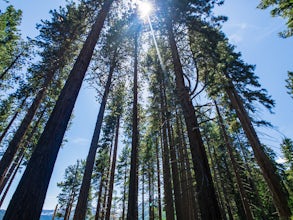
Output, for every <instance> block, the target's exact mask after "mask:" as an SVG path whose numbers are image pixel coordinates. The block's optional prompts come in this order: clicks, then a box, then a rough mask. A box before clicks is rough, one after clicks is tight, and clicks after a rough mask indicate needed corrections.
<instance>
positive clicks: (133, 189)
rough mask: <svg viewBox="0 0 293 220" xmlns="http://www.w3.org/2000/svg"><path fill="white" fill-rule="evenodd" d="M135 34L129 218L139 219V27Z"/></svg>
mask: <svg viewBox="0 0 293 220" xmlns="http://www.w3.org/2000/svg"><path fill="white" fill-rule="evenodd" d="M137 28H138V30H137V31H136V33H135V36H134V73H133V75H134V77H133V113H132V114H133V116H132V117H133V118H132V143H131V162H130V177H129V193H128V209H127V220H137V219H138V202H137V199H138V145H139V143H138V142H139V141H138V135H139V131H138V108H137V105H138V101H137V93H138V88H137V75H138V70H137V68H138V37H139V27H137Z"/></svg>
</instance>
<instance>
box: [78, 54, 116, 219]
mask: <svg viewBox="0 0 293 220" xmlns="http://www.w3.org/2000/svg"><path fill="white" fill-rule="evenodd" d="M115 67H116V51H115V55H114V57H113V60H112V63H111V66H110V71H109V75H108V79H107V83H106V86H105V91H104V94H103V97H102V102H101V105H100V110H99V114H98V117H97V122H96V126H95V130H94V134H93V137H92V141H91V145H90V149H89V153H88V156H87V159H86V165H85V171H84V174H83V179H82V184H81V187H80V192H79V196H78V201H77V205H76V208H75V212H74V217H73V219H74V220H82V219H85V217H86V209H87V201H88V194H89V190H90V185H91V178H92V173H93V168H94V164H95V158H96V152H97V149H98V142H99V138H100V132H101V127H102V122H103V118H104V113H105V108H106V103H107V98H108V94H109V92H110V87H111V83H112V76H113V73H114V70H115Z"/></svg>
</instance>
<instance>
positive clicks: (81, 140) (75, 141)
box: [72, 137, 89, 145]
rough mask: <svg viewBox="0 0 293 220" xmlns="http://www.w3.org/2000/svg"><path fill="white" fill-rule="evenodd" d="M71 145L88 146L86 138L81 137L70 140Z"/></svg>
mask: <svg viewBox="0 0 293 220" xmlns="http://www.w3.org/2000/svg"><path fill="white" fill-rule="evenodd" d="M72 143H73V144H82V145H83V144H88V143H89V140H88V139H86V138H81V137H78V138H74V139H73V140H72Z"/></svg>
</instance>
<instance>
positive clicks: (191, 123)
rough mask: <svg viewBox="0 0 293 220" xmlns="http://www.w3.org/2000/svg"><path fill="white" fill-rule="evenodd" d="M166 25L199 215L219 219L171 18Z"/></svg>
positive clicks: (205, 156)
mask: <svg viewBox="0 0 293 220" xmlns="http://www.w3.org/2000/svg"><path fill="white" fill-rule="evenodd" d="M166 25H167V31H168V39H169V44H170V47H171V53H172V59H173V65H174V72H175V81H176V90H177V95H178V99H179V102H180V104H181V107H182V110H183V116H184V119H185V123H186V128H187V133H188V138H189V143H190V150H191V154H192V161H193V165H194V171H195V178H196V182H197V185H196V191H197V198H198V204H199V208H200V213H201V217H202V219H221V213H220V209H219V205H218V202H217V198H216V193H215V189H214V185H213V180H212V175H211V171H210V168H209V164H208V160H207V155H206V152H205V148H204V145H203V141H202V137H201V134H200V130H199V125H198V122H197V117H196V115H195V110H194V106H193V104H192V101H191V99H190V96H189V92H188V90H187V89H186V87H185V83H184V77H183V75H184V73H183V69H182V64H181V61H180V58H179V52H178V48H177V45H176V41H175V36H174V33H173V25H172V21H171V18H169V19H168V20H167V22H166Z"/></svg>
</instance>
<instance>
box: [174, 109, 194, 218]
mask: <svg viewBox="0 0 293 220" xmlns="http://www.w3.org/2000/svg"><path fill="white" fill-rule="evenodd" d="M176 133H177V140H176V145H175V147H176V148H177V150H178V161H179V163H180V170H179V173H180V179H181V182H180V184H181V190H182V207H184V209H185V211H184V212H183V219H186V220H193V219H194V217H193V211H192V207H193V205H192V206H191V205H190V204H189V203H190V201H191V200H190V189H189V187H188V184H187V181H188V180H187V173H186V170H187V168H186V164H185V161H186V158H185V157H184V153H183V147H184V146H183V143H182V137H181V136H182V135H181V132H180V127H179V118H178V114H177V111H176Z"/></svg>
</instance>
